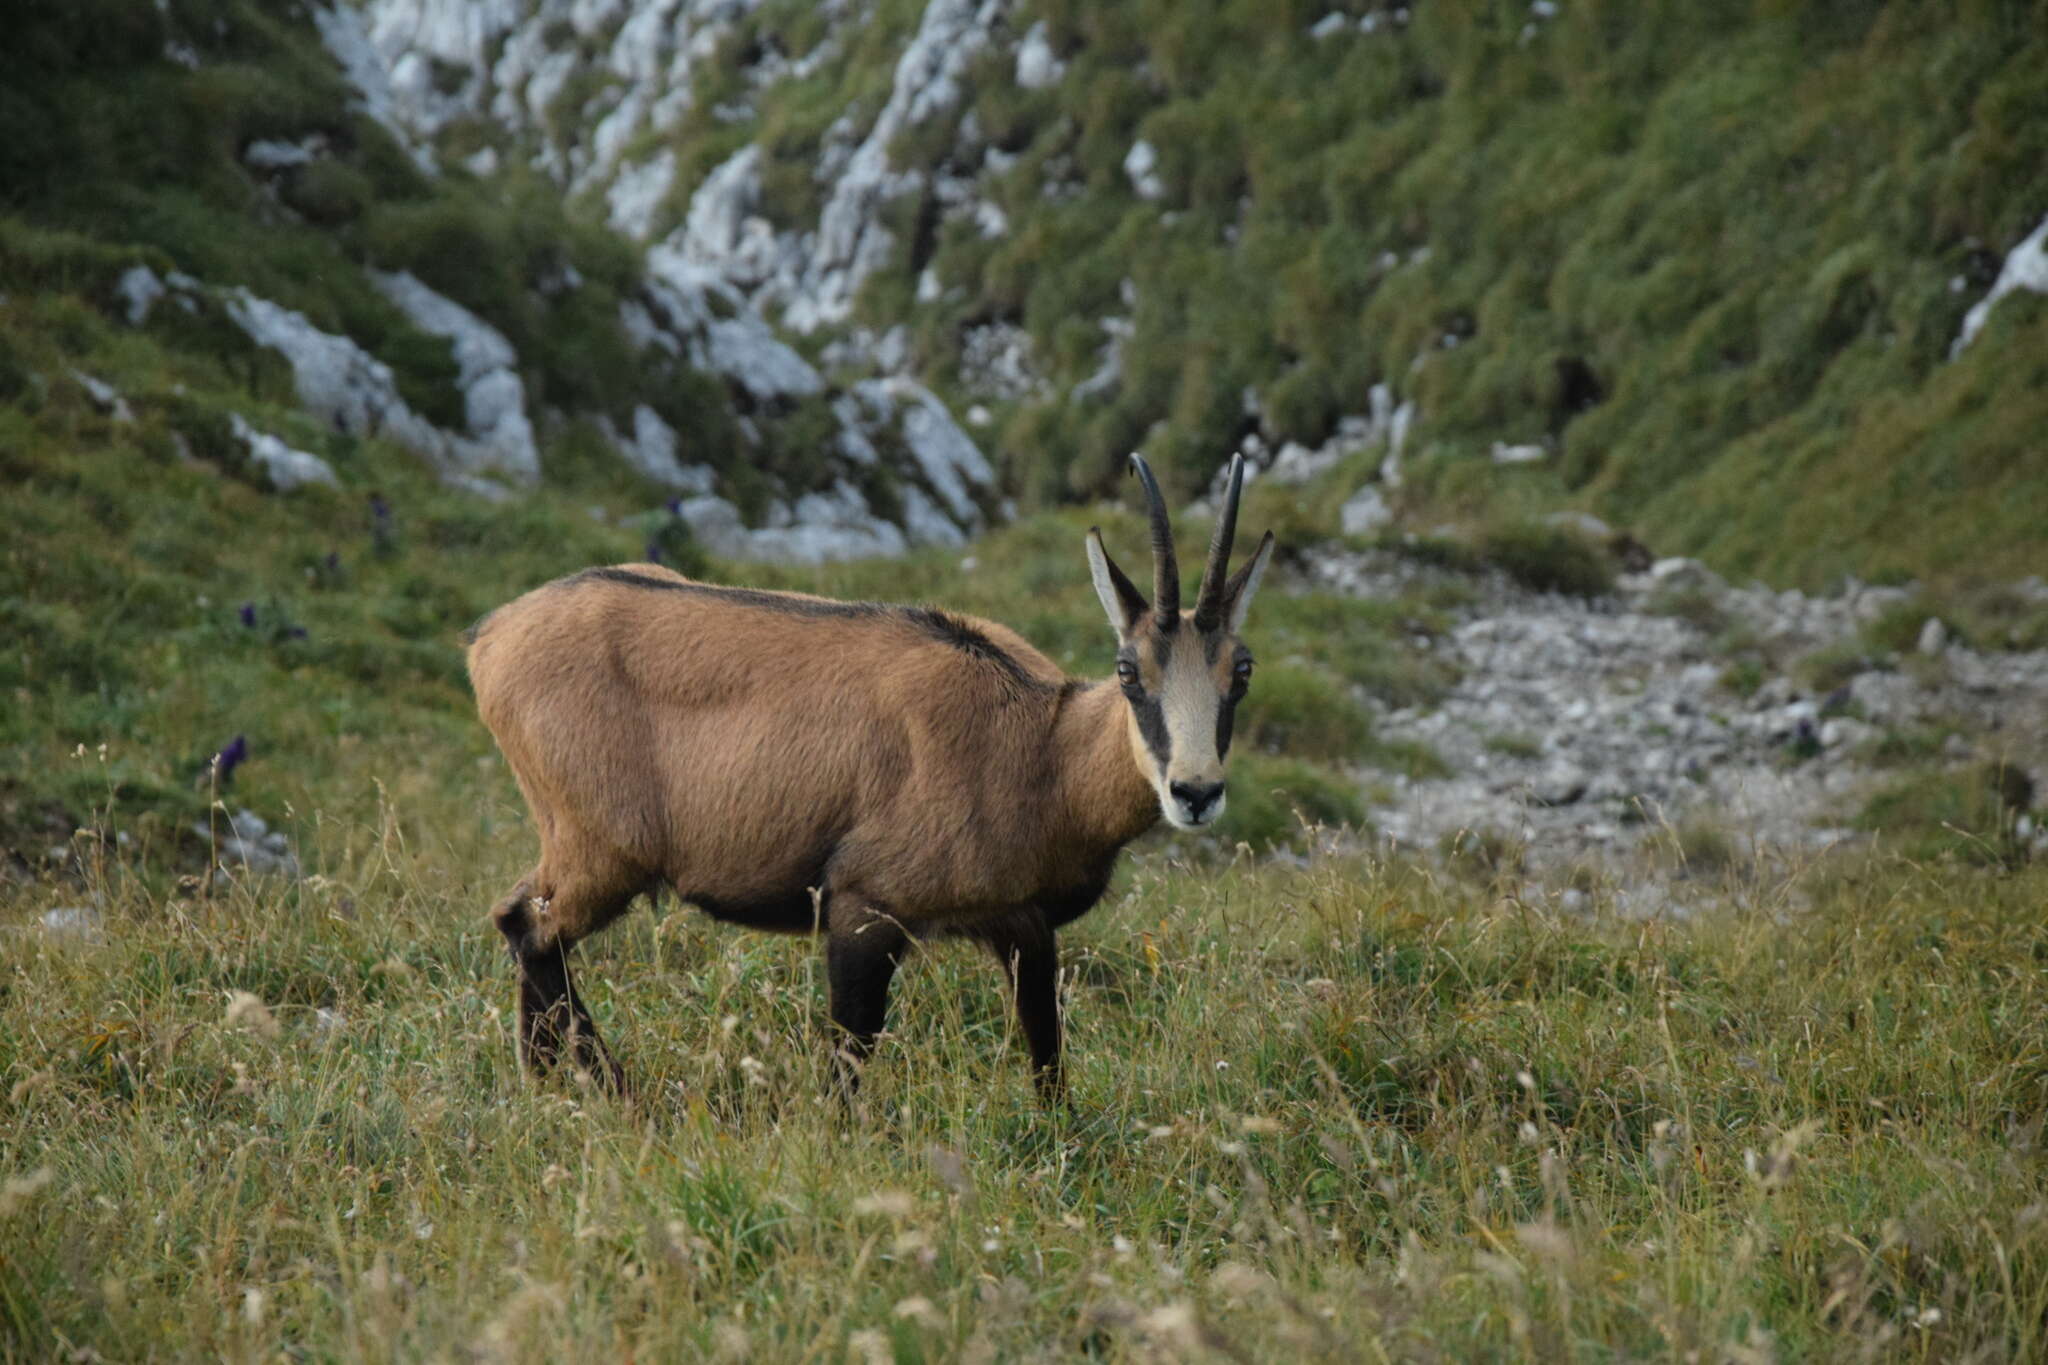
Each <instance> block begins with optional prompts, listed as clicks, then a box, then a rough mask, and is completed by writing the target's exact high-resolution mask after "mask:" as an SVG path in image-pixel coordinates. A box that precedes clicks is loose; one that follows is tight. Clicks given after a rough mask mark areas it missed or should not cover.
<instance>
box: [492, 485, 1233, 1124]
mask: <svg viewBox="0 0 2048 1365" xmlns="http://www.w3.org/2000/svg"><path fill="white" fill-rule="evenodd" d="M1131 464H1132V466H1133V468H1134V469H1135V470H1136V472H1137V475H1138V478H1139V481H1140V482H1141V483H1142V484H1143V485H1144V490H1145V496H1146V499H1147V501H1148V503H1149V504H1150V510H1151V538H1152V561H1153V575H1154V578H1153V589H1152V596H1151V599H1150V600H1149V601H1148V600H1147V599H1146V597H1145V595H1144V594H1143V593H1142V592H1140V591H1139V589H1138V588H1137V586H1136V585H1134V584H1133V583H1132V582H1131V580H1130V579H1129V578H1128V577H1126V576H1125V574H1124V572H1123V570H1121V569H1119V568H1118V567H1117V565H1116V563H1115V561H1113V560H1112V559H1110V557H1109V553H1108V551H1107V550H1105V549H1104V548H1103V545H1102V536H1101V533H1100V531H1099V530H1097V529H1091V530H1090V531H1089V532H1088V536H1087V539H1086V548H1087V555H1088V567H1089V573H1090V576H1091V577H1092V579H1093V581H1094V585H1095V591H1096V594H1097V596H1099V597H1100V598H1101V600H1102V607H1103V610H1104V611H1106V612H1107V613H1108V615H1109V622H1110V625H1111V626H1112V627H1113V628H1114V629H1115V631H1116V636H1117V644H1118V649H1117V663H1116V677H1115V678H1114V679H1113V680H1109V679H1105V680H1102V681H1099V682H1089V681H1083V680H1079V679H1073V678H1069V677H1067V676H1066V675H1065V673H1063V672H1062V671H1061V669H1060V668H1059V667H1058V666H1057V665H1056V664H1054V663H1053V662H1052V660H1050V659H1048V658H1047V657H1046V656H1045V655H1043V654H1041V653H1039V652H1038V651H1037V650H1035V649H1033V648H1032V647H1031V646H1030V645H1029V644H1028V643H1026V642H1025V641H1024V639H1023V638H1022V637H1021V636H1019V635H1017V634H1016V632H1014V631H1012V630H1009V629H1008V628H1006V627H1004V626H1001V625H998V624H996V623H994V622H992V621H982V620H977V619H975V618H972V617H966V616H956V615H953V614H952V613H949V612H944V611H938V610H935V609H932V608H929V607H898V606H884V605H879V604H876V603H871V602H839V601H833V600H830V599H828V598H823V597H813V596H809V595H806V594H802V593H789V592H765V591H758V590H755V589H751V588H731V587H719V586H716V585H713V584H708V583H698V582H693V581H692V580H690V579H688V578H685V577H683V576H682V575H681V574H678V573H675V572H672V571H671V570H668V569H665V568H662V567H660V566H659V565H654V564H624V565H619V566H617V567H613V568H599V569H587V570H584V571H583V572H581V573H576V574H572V575H570V576H569V577H567V578H562V579H558V580H556V581H555V582H553V583H549V584H547V585H545V586H543V587H540V588H537V589H535V590H533V591H532V592H529V593H527V594H526V595H525V596H523V597H520V598H518V599H517V600H515V601H513V602H511V603H508V604H507V605H506V606H504V607H501V608H499V609H498V610H497V611H496V612H494V613H492V614H491V615H490V616H489V617H487V618H485V620H484V621H482V622H481V623H480V624H479V625H478V627H477V629H476V631H475V632H474V634H473V636H472V640H471V644H470V649H469V675H470V680H471V682H472V684H473V686H474V688H475V691H476V700H477V709H478V711H479V713H480V714H481V715H482V717H483V721H484V724H485V725H486V726H488V727H489V728H490V731H491V733H492V735H493V736H494V737H495V738H496V739H497V742H498V747H499V749H500V750H502V751H503V753H504V755H505V760H506V762H507V763H508V764H509V765H510V766H511V769H512V773H513V776H514V777H515V778H516V779H517V781H518V783H519V789H520V791H521V793H522V794H523V795H524V796H525V798H526V803H527V806H528V808H529V809H530V810H531V812H532V814H533V821H534V825H535V827H536V828H537V830H538V831H539V834H540V845H541V855H540V862H539V864H538V865H537V866H535V868H534V869H533V871H532V872H530V873H529V874H527V876H526V877H525V878H524V879H522V880H521V881H520V882H519V884H518V885H517V886H515V887H514V888H513V889H512V891H511V893H510V894H508V895H507V896H506V897H505V898H504V899H503V900H502V901H500V902H499V903H498V905H497V906H496V907H495V908H494V909H493V910H492V911H491V918H492V920H493V921H494V922H495V923H496V925H497V927H498V929H499V930H500V931H501V932H502V933H503V934H504V936H505V940H506V943H507V944H508V945H509V947H510V948H511V952H512V957H513V960H514V962H515V963H516V964H517V966H518V970H519V976H520V991H519V1032H520V1051H521V1054H522V1055H523V1057H524V1058H525V1060H526V1063H527V1066H528V1067H529V1068H530V1069H531V1070H532V1071H534V1072H535V1073H536V1074H539V1073H544V1072H546V1071H547V1070H548V1069H549V1068H550V1067H552V1066H553V1065H554V1064H555V1063H556V1062H557V1061H558V1060H560V1059H561V1057H562V1056H563V1054H564V1053H565V1052H566V1053H567V1055H568V1056H569V1058H570V1060H571V1062H572V1064H573V1065H575V1066H577V1067H580V1068H582V1069H583V1070H585V1071H588V1072H590V1073H591V1074H592V1075H593V1076H594V1077H595V1078H597V1079H598V1080H599V1081H600V1082H603V1083H606V1084H609V1085H610V1086H611V1087H612V1088H613V1089H614V1090H621V1089H623V1081H624V1078H623V1075H622V1073H621V1072H620V1069H619V1066H618V1063H617V1062H616V1061H614V1060H613V1058H612V1056H611V1053H610V1051H609V1050H608V1049H607V1048H606V1047H605V1045H604V1043H603V1041H602V1040H601V1039H600V1038H599V1037H598V1033H597V1029H596V1026H595V1025H594V1024H593V1023H592V1021H591V1018H590V1014H589V1011H588V1010H586V1009H585V1007H584V1004H583V1001H582V1000H581V999H580V998H579V996H578V995H577V992H576V989H575V987H574V985H573V984H572V983H571V981H570V978H569V968H568V961H567V954H568V950H569V949H570V948H571V947H572V946H573V945H574V944H575V943H576V942H577V941H578V940H580V939H583V938H586V937H588V936H589V935H591V934H594V933H596V932H597V931H598V930H600V929H602V928H604V927H605V926H606V925H607V924H610V923H611V922H612V921H613V920H615V919H617V918H618V917H619V916H620V915H621V914H622V913H624V911H625V909H626V907H627V905H628V903H629V902H630V901H631V900H632V899H633V898H634V897H635V896H637V895H639V894H641V893H642V892H649V893H651V892H653V891H654V890H655V889H656V888H657V887H659V886H661V885H664V884H665V885H667V886H669V887H670V888H672V889H673V890H674V891H675V893H676V894H677V895H678V896H679V897H681V898H682V899H683V900H685V901H688V902H691V903H692V904H694V905H696V906H697V907H698V908H699V909H702V910H704V911H706V912H707V913H709V914H710V915H711V916H712V917H713V918H715V919H719V920H723V921H727V922H730V923H735V924H742V925H747V926H749V927H751V928H756V929H767V930H779V931H784V932H797V933H811V932H816V933H821V934H822V935H823V936H824V938H825V960H826V975H827V981H828V990H829V995H830V1010H831V1016H832V1020H833V1022H834V1023H835V1024H836V1025H837V1027H838V1029H839V1030H840V1031H841V1032H842V1033H843V1035H844V1037H843V1041H842V1042H841V1044H840V1046H839V1047H838V1048H837V1049H836V1050H835V1051H836V1056H837V1058H838V1062H837V1067H838V1074H839V1076H840V1078H841V1081H842V1083H843V1084H844V1085H845V1087H846V1089H848V1090H851V1088H852V1087H853V1086H854V1085H856V1084H857V1083H858V1074H859V1069H860V1064H861V1063H862V1062H863V1061H864V1060H865V1059H866V1057H867V1055H868V1053H869V1051H870V1050H871V1049H872V1047H873V1044H874V1040H875V1036H876V1035H877V1034H878V1033H879V1032H880V1031H881V1029H882V1024H883V1017H884V1011H885V1008H886V1005H887V999H888V991H889V982H890V978H891V977H892V976H893V975H894V974H895V971H896V967H897V964H898V962H899V961H900V960H901V959H902V957H903V955H904V954H905V952H906V950H907V949H908V947H909V944H910V941H911V940H912V939H926V938H938V937H946V936H957V937H964V938H969V939H974V940H978V941H980V942H981V943H984V944H986V945H987V946H988V947H989V948H990V949H992V950H993V951H994V953H995V956H996V957H997V959H998V960H999V961H1000V962H1001V964H1002V966H1003V968H1004V971H1005V973H1006V975H1007V977H1008V979H1009V983H1010V986H1011V989H1012V992H1013V994H1014V996H1015V1002H1016V1011H1017V1018H1018V1022H1019V1025H1020V1026H1021V1029H1022V1032H1023V1034H1024V1038H1025V1040H1026V1042H1027V1044H1028V1046H1029V1048H1030V1052H1031V1060H1032V1064H1033V1068H1034V1075H1035V1078H1036V1081H1037V1084H1038V1087H1039V1090H1040V1092H1041V1094H1042V1095H1043V1096H1045V1097H1046V1098H1047V1099H1048V1100H1057V1099H1058V1098H1059V1097H1060V1096H1061V1095H1062V1094H1063V1090H1062V1087H1061V1079H1060V1020H1059V1005H1058V998H1057V989H1056V979H1055V978H1056V974H1057V973H1056V966H1057V957H1056V954H1055V950H1054V941H1053V940H1054V932H1055V931H1056V930H1057V929H1058V928H1059V927H1060V926H1061V925H1063V924H1066V923H1067V922H1068V921H1070V920H1072V919H1074V918H1075V917H1076V916H1078V915H1081V914H1082V913H1084V912H1085V911H1087V910H1088V909H1090V908H1091V907H1092V906H1093V905H1094V904H1095V903H1096V901H1097V900H1098V899H1100V898H1101V896H1102V893H1103V890H1104V888H1105V887H1106V886H1107V885H1108V883H1109V877H1110V871H1111V869H1112V867H1113V866H1114V864H1115V861H1116V857H1117V854H1118V853H1119V852H1120V851H1121V850H1122V848H1123V846H1124V845H1125V844H1127V843H1129V842H1130V841H1131V840H1133V839H1135V838H1137V837H1138V836H1139V835H1140V834H1142V833H1144V832H1145V831H1146V830H1147V829H1149V828H1151V826H1152V825H1153V823H1154V822H1155V821H1157V820H1158V819H1159V817H1160V816H1161V815H1162V814H1163V815H1164V816H1165V818H1166V820H1167V822H1168V823H1169V824H1172V825H1174V826H1175V827H1177V828H1181V829H1199V828H1201V827H1203V826H1205V825H1208V824H1209V823H1210V822H1212V821H1213V820H1215V819H1216V817H1217V816H1219V815H1220V814H1222V812H1223V802H1224V793H1223V773H1224V759H1225V758H1226V757H1227V756H1228V754H1229V752H1230V734H1231V721H1232V717H1233V715H1234V713H1235V711H1236V708H1237V704H1238V702H1239V701H1240V700H1241V699H1242V698H1243V697H1244V695H1245V689H1246V687H1247V685H1248V684H1249V683H1250V680H1251V671H1252V659H1251V653H1250V651H1249V650H1247V649H1246V648H1245V646H1244V645H1243V644H1242V643H1241V642H1240V641H1239V639H1238V638H1237V637H1238V631H1239V628H1240V626H1241V625H1242V623H1243V621H1244V615H1245V609H1246V608H1247V607H1248V606H1250V604H1251V600H1252V595H1253V593H1254V592H1255V591H1256V590H1257V588H1258V585H1259V578H1260V576H1261V575H1262V574H1263V573H1264V572H1265V569H1266V565H1267V562H1268V561H1269V560H1270V559H1271V557H1272V553H1273V536H1272V533H1271V532H1268V533H1267V534H1266V536H1265V537H1264V539H1263V540H1261V542H1260V543H1259V547H1258V549H1257V550H1256V551H1255V552H1254V553H1253V555H1252V557H1251V558H1250V559H1249V560H1247V561H1246V562H1245V563H1244V564H1243V566H1242V567H1240V568H1239V569H1238V570H1237V572H1236V573H1235V574H1232V573H1230V572H1229V560H1230V546H1231V540H1232V538H1233V536H1234V534H1235V529H1236V524H1237V504H1238V498H1239V495H1240V493H1241V492H1242V491H1243V485H1244V462H1243V459H1242V457H1238V458H1235V459H1233V461H1232V463H1231V467H1230V478H1229V491H1228V492H1227V494H1226V495H1225V498H1224V501H1223V506H1222V510H1221V513H1220V515H1219V516H1218V518H1217V521H1216V529H1215V535H1214V538H1213V539H1212V541H1211V542H1210V546H1209V558H1208V564H1207V567H1206V568H1205V570H1204V571H1203V574H1202V580H1201V588H1200V592H1199V594H1198V596H1197V597H1196V600H1195V606H1194V609H1193V610H1192V611H1185V612H1184V611H1183V610H1182V609H1181V605H1180V587H1181V584H1180V570H1179V567H1178V564H1177V562H1176V559H1175V556H1174V548H1173V534H1172V529H1171V527H1170V526H1169V525H1168V522H1167V516H1166V504H1165V501H1164V499H1163V498H1162V497H1161V496H1160V492H1159V485H1158V483H1157V481H1156V480H1154V478H1153V476H1152V471H1151V469H1150V468H1149V467H1147V465H1146V464H1145V461H1144V459H1143V458H1142V457H1141V456H1138V455H1133V456H1132V457H1131Z"/></svg>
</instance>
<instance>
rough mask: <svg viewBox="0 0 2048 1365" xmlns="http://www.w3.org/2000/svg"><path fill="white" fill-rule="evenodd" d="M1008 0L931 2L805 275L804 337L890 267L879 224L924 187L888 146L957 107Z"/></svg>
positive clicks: (831, 206)
mask: <svg viewBox="0 0 2048 1365" xmlns="http://www.w3.org/2000/svg"><path fill="white" fill-rule="evenodd" d="M1003 9H1004V3H1003V0H980V3H976V0H931V3H930V4H928V5H927V6H926V7H925V12H924V18H923V19H922V20H921V21H920V22H919V24H918V27H917V34H916V36H915V37H913V38H912V39H911V40H910V43H909V45H908V46H907V47H905V48H904V50H903V55H902V56H901V57H900V58H898V59H897V62H896V76H895V82H894V84H893V85H892V87H891V88H890V91H889V102H888V103H887V104H885V105H883V106H882V112H881V113H880V114H879V115H878V116H877V117H876V119H875V122H874V126H873V127H872V128H870V129H869V131H868V135H867V137H866V138H865V139H864V140H863V141H862V142H861V144H860V147H859V148H858V149H857V150H856V151H855V152H854V153H853V155H852V157H851V158H849V159H848V161H847V164H846V169H845V170H844V172H843V173H842V174H841V175H840V176H839V179H838V181H837V182H836V183H835V184H834V185H833V187H832V195H831V197H830V199H828V200H827V201H826V204H825V210H824V212H823V213H822V214H821V215H819V218H818V231H817V235H816V237H815V239H814V240H813V243H812V249H811V252H810V256H809V259H808V261H807V262H806V263H805V266H804V271H803V281H802V288H801V290H800V292H796V293H794V294H793V296H792V297H790V298H789V299H788V300H787V301H786V304H785V309H784V313H783V321H784V322H785V323H786V324H787V325H789V326H792V327H794V328H796V329H797V330H798V331H804V332H808V331H812V330H814V329H816V328H817V327H819V326H822V325H824V324H826V323H833V322H841V321H844V320H845V318H846V316H847V314H848V313H849V312H850V311H851V310H852V307H853V296H854V293H855V291H856V290H858V289H859V288H860V285H861V282H862V281H863V280H865V279H866V278H867V277H868V276H869V275H870V274H872V273H873V272H874V271H875V270H876V269H877V268H878V267H880V266H881V265H883V264H884V263H886V262H887V261H888V259H889V255H890V252H891V251H892V250H893V249H894V246H895V241H894V238H893V237H892V236H891V234H890V232H889V230H888V229H887V228H886V227H884V226H883V225H882V224H881V222H880V221H879V219H878V216H877V215H878V212H879V210H880V208H881V206H882V205H883V204H884V203H886V202H887V201H888V200H890V199H892V198H894V197H895V196H896V195H898V194H901V193H904V192H906V191H908V190H911V189H914V188H916V187H917V186H918V184H919V183H920V182H919V177H918V173H917V172H915V171H912V172H907V173H901V174H899V173H897V172H896V171H894V170H892V169H891V168H890V164H889V146H890V144H891V143H892V142H894V141H895V140H896V137H897V135H898V134H899V133H901V132H902V131H903V130H904V129H905V128H909V127H914V126H915V125H917V124H920V123H923V122H924V121H925V120H926V119H929V118H931V117H932V116H933V115H935V114H937V113H939V112H941V111H942V110H945V109H948V108H951V107H952V106H953V105H954V104H955V103H957V102H958V100H959V98H960V94H961V80H962V78H963V77H964V76H965V75H966V72H967V68H968V66H969V64H970V63H972V61H973V60H974V58H975V56H976V55H977V54H979V53H980V52H981V50H982V49H983V48H984V47H986V46H987V45H988V42H989V31H990V29H991V27H992V26H993V24H994V23H995V21H996V19H997V18H998V17H999V16H1000V15H1001V13H1002V12H1003Z"/></svg>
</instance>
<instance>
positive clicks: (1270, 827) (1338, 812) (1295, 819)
mask: <svg viewBox="0 0 2048 1365" xmlns="http://www.w3.org/2000/svg"><path fill="white" fill-rule="evenodd" d="M1304 821H1305V822H1306V823H1307V826H1309V827H1315V826H1321V827H1326V828H1332V829H1335V828H1340V827H1348V828H1353V829H1356V828H1361V827H1363V826H1364V824H1365V805H1364V803H1363V802H1362V801H1360V800H1359V796H1358V791H1357V788H1356V786H1355V785H1354V784H1353V783H1352V782H1350V781H1349V780H1348V779H1346V778H1344V777H1342V776H1340V775H1338V774H1334V773H1332V772H1330V771H1329V770H1328V769H1326V768H1321V767H1318V766H1316V765H1315V764H1313V763H1308V762H1305V761H1303V760H1301V759H1298V758H1269V757H1266V756H1264V755H1261V754H1255V753H1246V754H1242V755H1237V756H1234V757H1233V758H1232V760H1231V771H1230V791H1229V797H1228V802H1227V804H1226V805H1225V807H1224V811H1223V818H1222V819H1221V820H1220V821H1218V822H1217V831H1216V832H1217V835H1218V836H1219V837H1220V838H1222V839H1224V840H1225V841H1227V842H1229V843H1245V844H1250V845H1251V846H1252V847H1253V848H1254V849H1266V848H1274V847H1279V848H1291V847H1298V846H1299V845H1300V844H1301V843H1302V842H1303V840H1304V839H1305V837H1306V830H1305V828H1304Z"/></svg>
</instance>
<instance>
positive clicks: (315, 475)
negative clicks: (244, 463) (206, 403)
mask: <svg viewBox="0 0 2048 1365" xmlns="http://www.w3.org/2000/svg"><path fill="white" fill-rule="evenodd" d="M228 425H229V427H230V429H232V430H233V432H234V433H235V439H236V440H238V441H240V442H241V443H242V444H243V445H244V446H246V447H248V450H249V458H250V459H252V460H254V461H255V462H256V464H257V465H258V467H260V468H261V469H262V470H263V473H264V475H265V477H267V478H268V479H269V480H270V486H271V487H272V488H275V489H276V490H277V491H278V492H280V493H289V492H291V491H292V490H293V489H294V488H303V487H304V486H305V485H307V484H309V483H324V484H328V485H330V486H332V485H334V484H336V483H338V482H339V480H337V479H336V478H335V477H334V467H333V466H332V465H330V464H328V463H327V461H325V460H323V459H321V458H320V457H319V456H318V455H314V454H311V453H310V452H308V451H304V450H296V449H294V448H293V447H291V446H288V445H286V444H285V443H284V442H283V441H282V440H280V439H278V438H277V437H275V436H273V435H271V434H270V433H269V432H267V431H258V430H257V429H256V428H254V427H252V426H250V425H249V424H248V422H246V421H244V420H243V418H242V414H241V413H239V412H231V413H229V414H228Z"/></svg>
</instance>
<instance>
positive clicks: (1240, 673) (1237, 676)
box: [1230, 659, 1252, 689]
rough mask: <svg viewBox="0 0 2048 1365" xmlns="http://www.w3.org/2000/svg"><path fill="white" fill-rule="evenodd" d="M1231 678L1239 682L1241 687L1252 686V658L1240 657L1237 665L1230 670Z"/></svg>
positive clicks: (1234, 681) (1236, 682)
mask: <svg viewBox="0 0 2048 1365" xmlns="http://www.w3.org/2000/svg"><path fill="white" fill-rule="evenodd" d="M1230 680H1231V681H1232V682H1233V683H1235V684H1237V686H1238V687H1239V688H1240V689H1241V688H1244V687H1248V686H1250V685H1251V680H1252V661H1251V660H1250V659H1239V660H1238V661H1237V667H1236V668H1233V669H1231V670H1230Z"/></svg>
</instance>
